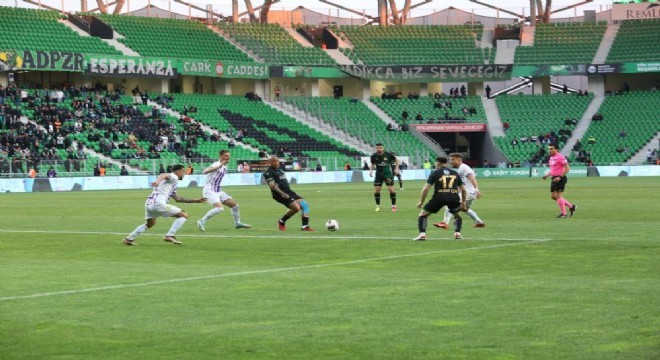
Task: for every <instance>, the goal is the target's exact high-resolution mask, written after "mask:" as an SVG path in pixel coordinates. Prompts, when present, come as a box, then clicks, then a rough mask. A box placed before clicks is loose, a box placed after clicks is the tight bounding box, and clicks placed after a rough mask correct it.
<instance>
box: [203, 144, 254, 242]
mask: <svg viewBox="0 0 660 360" xmlns="http://www.w3.org/2000/svg"><path fill="white" fill-rule="evenodd" d="M219 157H220V158H219V160H218V161H216V162H214V163H213V164H211V166H209V167H207V168H206V169H204V171H203V173H204V174H206V184H205V185H204V190H203V192H202V195H203V196H204V197H205V198H206V199H207V200H206V202H207V203H208V204H209V205H211V206H213V209H211V210H209V211H208V212H207V213H206V215H204V217H202V218H201V219H200V220H199V221H197V228H198V229H199V230H201V231H206V229H205V227H204V226H205V225H206V222H207V221H208V220H209V219H210V218H212V217H214V216H216V215H218V214H219V213H221V212H223V211H224V206H223V205H226V206H228V207H229V208H230V209H231V215H232V216H233V217H234V225H235V226H236V228H237V229H249V228H251V227H252V225H250V224H244V223H242V222H241V213H240V210H239V207H238V204H237V203H236V201H234V199H233V198H232V197H231V196H229V195H228V194H227V193H225V192H224V191H222V179H224V177H225V175H227V163H228V162H229V159H230V157H231V154H230V153H229V150H220V154H219Z"/></svg>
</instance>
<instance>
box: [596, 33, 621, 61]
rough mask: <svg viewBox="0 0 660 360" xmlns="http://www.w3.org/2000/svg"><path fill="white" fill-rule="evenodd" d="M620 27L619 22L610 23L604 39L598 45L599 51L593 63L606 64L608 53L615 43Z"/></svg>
mask: <svg viewBox="0 0 660 360" xmlns="http://www.w3.org/2000/svg"><path fill="white" fill-rule="evenodd" d="M619 28H620V25H619V24H610V25H608V26H607V30H605V35H603V39H602V40H601V41H600V45H599V46H598V51H596V55H595V56H594V59H593V61H592V62H591V63H592V64H604V63H605V61H607V54H609V52H610V50H611V49H612V44H613V43H614V39H616V35H617V34H618V33H619Z"/></svg>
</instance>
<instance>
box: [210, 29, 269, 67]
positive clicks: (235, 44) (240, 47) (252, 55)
mask: <svg viewBox="0 0 660 360" xmlns="http://www.w3.org/2000/svg"><path fill="white" fill-rule="evenodd" d="M207 27H208V28H209V29H211V31H213V32H215V33H216V34H218V36H220V37H223V38H224V39H225V40H227V41H229V42H230V43H232V44H233V45H234V46H236V47H237V48H238V49H239V50H241V51H242V52H244V53H245V54H246V55H247V56H249V57H251V58H252V59H253V60H254V61H257V62H264V59H262V58H260V57H259V56H257V55H256V54H254V53H253V52H252V51H250V50H248V48H246V47H245V46H243V45H241V44H239V43H238V42H237V41H236V40H234V39H232V38H231V37H230V36H227V35H226V34H225V33H224V32H222V30H220V29H218V28H217V27H215V26H213V25H208V26H207Z"/></svg>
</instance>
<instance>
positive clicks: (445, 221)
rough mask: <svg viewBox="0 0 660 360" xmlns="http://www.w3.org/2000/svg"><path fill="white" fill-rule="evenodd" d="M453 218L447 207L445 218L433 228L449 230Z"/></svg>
mask: <svg viewBox="0 0 660 360" xmlns="http://www.w3.org/2000/svg"><path fill="white" fill-rule="evenodd" d="M451 216H452V215H451V213H450V212H449V209H448V208H447V207H446V206H445V211H444V218H443V219H442V221H441V222H439V223H435V224H433V226H435V227H437V228H439V229H443V230H447V229H449V221H450V220H451Z"/></svg>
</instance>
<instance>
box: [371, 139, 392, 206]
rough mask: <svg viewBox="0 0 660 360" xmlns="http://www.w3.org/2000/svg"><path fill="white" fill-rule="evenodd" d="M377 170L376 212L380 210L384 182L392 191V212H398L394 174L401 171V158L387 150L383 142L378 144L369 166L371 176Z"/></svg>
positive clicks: (375, 186) (375, 189) (375, 188)
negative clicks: (381, 190)
mask: <svg viewBox="0 0 660 360" xmlns="http://www.w3.org/2000/svg"><path fill="white" fill-rule="evenodd" d="M374 169H375V170H376V178H375V179H374V199H375V200H376V212H379V211H380V189H381V187H382V186H383V183H385V185H386V186H387V190H388V191H389V192H390V200H391V201H392V212H396V211H397V209H396V191H394V175H397V174H398V173H399V160H397V158H396V156H394V155H392V154H391V153H389V152H386V151H385V147H384V146H383V144H381V143H378V144H376V152H375V153H373V154H372V155H371V166H370V167H369V176H373V171H374Z"/></svg>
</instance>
